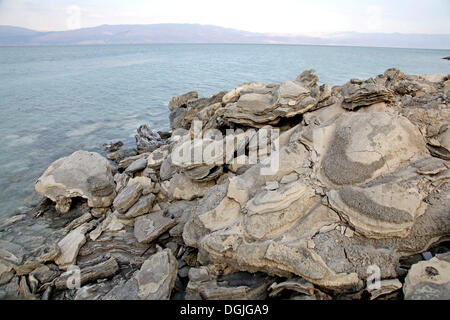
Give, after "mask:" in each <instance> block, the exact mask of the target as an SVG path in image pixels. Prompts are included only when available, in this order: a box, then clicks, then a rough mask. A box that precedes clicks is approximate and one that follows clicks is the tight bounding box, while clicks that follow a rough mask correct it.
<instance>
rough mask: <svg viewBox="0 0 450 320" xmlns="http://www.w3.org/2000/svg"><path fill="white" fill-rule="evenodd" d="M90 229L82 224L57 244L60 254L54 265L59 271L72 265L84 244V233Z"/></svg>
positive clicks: (87, 225)
mask: <svg viewBox="0 0 450 320" xmlns="http://www.w3.org/2000/svg"><path fill="white" fill-rule="evenodd" d="M90 229H91V226H90V225H89V224H84V225H82V226H79V227H78V228H76V229H74V230H72V231H71V232H70V233H69V234H68V235H66V236H65V237H64V238H63V239H61V241H59V242H58V246H59V248H60V250H61V251H60V254H59V256H58V257H57V258H56V259H55V263H56V264H57V265H58V266H59V268H60V269H63V270H64V269H67V268H68V267H69V266H71V265H74V264H75V262H76V259H77V256H78V251H79V250H80V248H81V247H82V246H83V244H85V243H86V236H85V234H86V232H87V231H89V230H90Z"/></svg>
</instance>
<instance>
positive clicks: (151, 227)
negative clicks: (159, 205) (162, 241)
mask: <svg viewBox="0 0 450 320" xmlns="http://www.w3.org/2000/svg"><path fill="white" fill-rule="evenodd" d="M175 224H176V221H175V220H173V219H170V218H166V217H164V215H163V213H162V211H156V212H152V213H150V214H148V215H145V216H141V217H139V218H137V219H136V220H135V223H134V235H135V237H136V239H137V240H138V242H140V243H150V242H152V241H154V240H155V239H157V238H158V237H159V236H160V235H162V234H163V233H164V232H166V231H168V230H169V229H170V228H172V227H173V226H174V225H175Z"/></svg>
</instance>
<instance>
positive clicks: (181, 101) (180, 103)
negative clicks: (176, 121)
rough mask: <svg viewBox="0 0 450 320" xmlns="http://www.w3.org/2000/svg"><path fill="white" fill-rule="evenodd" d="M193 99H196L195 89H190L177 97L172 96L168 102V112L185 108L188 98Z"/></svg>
mask: <svg viewBox="0 0 450 320" xmlns="http://www.w3.org/2000/svg"><path fill="white" fill-rule="evenodd" d="M195 99H198V93H197V92H196V91H191V92H188V93H185V94H183V95H181V96H178V97H173V98H172V99H171V100H170V102H169V110H170V112H173V111H174V110H175V109H178V108H185V107H186V105H187V102H188V101H189V100H195Z"/></svg>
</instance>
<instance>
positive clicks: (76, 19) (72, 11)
mask: <svg viewBox="0 0 450 320" xmlns="http://www.w3.org/2000/svg"><path fill="white" fill-rule="evenodd" d="M66 13H67V20H66V25H67V29H69V30H73V29H80V28H81V8H80V7H79V6H75V5H73V6H69V7H67V8H66Z"/></svg>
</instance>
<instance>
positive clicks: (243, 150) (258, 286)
mask: <svg viewBox="0 0 450 320" xmlns="http://www.w3.org/2000/svg"><path fill="white" fill-rule="evenodd" d="M449 81H450V80H449V75H426V76H414V75H405V74H403V73H402V72H401V71H400V70H397V69H389V70H387V71H386V72H385V73H384V74H382V75H379V76H377V77H375V78H371V79H368V80H365V81H363V80H358V79H353V80H351V81H350V82H348V83H347V84H344V85H342V86H338V87H334V88H331V87H330V86H328V85H319V82H318V77H317V75H316V74H315V72H314V71H313V70H309V71H305V72H303V73H302V74H301V75H299V76H298V77H297V78H296V79H295V80H293V81H284V82H282V83H281V84H264V83H259V82H253V83H244V84H242V85H240V86H238V87H237V88H235V89H233V90H231V91H229V92H220V93H218V94H215V95H213V96H211V97H209V98H199V97H198V94H197V92H194V91H193V92H189V93H186V94H184V95H181V96H179V97H174V98H173V99H172V100H171V101H170V103H169V110H170V112H171V114H170V125H171V128H172V132H171V133H170V134H164V133H157V132H153V131H152V130H151V129H150V128H149V127H148V126H141V127H140V128H139V129H138V134H137V135H136V144H137V148H136V150H137V151H136V150H134V151H133V150H132V149H131V150H129V151H126V150H121V149H120V147H121V146H122V144H120V143H111V144H109V145H107V146H106V147H107V148H108V151H109V152H110V153H109V154H108V155H107V158H108V159H110V160H113V161H114V162H115V163H116V164H117V166H114V165H113V164H112V163H110V162H108V160H106V159H105V158H103V157H102V156H100V155H99V154H95V153H89V152H85V151H78V152H76V153H74V154H72V155H71V156H69V157H66V158H62V159H60V160H57V161H55V162H54V163H53V164H52V165H51V166H50V167H49V168H48V169H47V170H46V171H45V172H44V174H43V175H42V177H41V178H39V179H38V181H37V182H36V191H38V192H39V193H40V194H42V195H43V196H44V197H46V198H49V199H50V200H51V201H53V202H55V203H56V209H57V210H58V211H59V212H65V213H66V216H65V217H66V218H65V219H66V223H65V224H64V225H63V226H62V227H60V228H59V233H57V234H58V237H56V238H51V237H48V238H47V239H48V240H49V241H48V242H49V243H52V242H54V243H57V247H56V249H54V250H53V251H52V252H53V255H48V257H47V259H44V260H42V259H41V260H39V259H38V258H37V257H36V256H39V255H38V254H37V253H36V252H34V253H31V252H29V253H24V252H23V250H24V248H25V247H24V246H19V245H15V244H14V243H11V242H8V243H7V244H6V243H5V245H4V246H3V245H2V250H1V251H0V294H3V296H5V297H9V296H11V295H13V296H14V294H15V292H16V291H17V292H18V293H17V294H19V293H20V292H21V293H20V294H21V297H28V298H33V297H34V298H35V297H45V298H54V299H169V298H172V299H182V298H188V299H233V298H236V299H265V298H267V297H272V298H276V297H290V298H291V299H333V298H362V297H364V296H365V297H369V298H370V299H387V298H402V297H403V296H404V298H406V299H423V298H425V299H432V298H444V299H449V298H450V288H449V279H448V278H449V275H450V271H449V267H448V264H449V259H448V251H449V247H448V242H446V241H448V239H449V236H450V211H449V208H450V162H449V160H450V126H449V124H450V107H449V100H450V82H449ZM229 129H233V131H232V132H231V133H230V132H227V130H229ZM208 131H209V132H208ZM267 132H270V134H267V135H266V134H265V133H267ZM210 133H212V134H210ZM218 137H219V138H218ZM220 137H225V138H224V139H220ZM198 150H201V151H200V157H198V159H197V158H196V157H197V155H198V154H199V153H198ZM186 155H187V156H188V157H186ZM191 156H192V157H193V158H194V159H193V158H192V157H191ZM78 197H81V198H84V199H86V200H87V204H84V203H81V204H80V203H79V202H77V203H76V204H75V205H74V206H72V209H71V202H72V198H78ZM42 206H43V207H45V206H46V209H45V210H47V212H51V211H52V209H51V205H49V204H43V205H42ZM80 206H81V207H80ZM49 208H50V209H49ZM80 208H81V209H80ZM41 210H44V209H41ZM76 210H81V211H82V212H78V211H76ZM72 212H74V213H73V216H72V215H71V213H72ZM75 212H78V213H77V214H75ZM44 215H49V213H44ZM41 218H42V217H41ZM41 218H39V219H41ZM21 219H23V218H21ZM21 219H17V220H18V221H19V222H16V223H13V225H17V226H18V225H20V223H23V224H24V223H25V222H20V220H21ZM39 219H38V220H39ZM14 221H15V220H14ZM30 225H32V224H30ZM29 227H30V226H28V227H27V228H29ZM2 228H3V227H2ZM4 228H6V229H8V228H10V227H4ZM43 238H45V237H43ZM438 246H439V248H440V250H441V251H440V252H438V251H437V249H436V248H438ZM446 252H447V253H446ZM422 253H423V254H424V255H425V253H427V255H431V257H432V258H431V260H427V261H420V260H421V259H419V260H417V259H416V258H415V257H417V256H418V255H419V256H420V257H422V256H421V255H420V254H422ZM433 255H434V257H433ZM414 259H416V260H414ZM413 260H414V261H413ZM407 261H413V263H412V262H407ZM73 265H77V266H78V267H79V268H80V272H81V282H80V283H81V287H80V288H78V289H77V290H75V291H72V293H70V292H71V291H68V290H66V288H67V279H68V274H67V271H66V270H68V269H69V267H71V266H73ZM411 265H412V266H411ZM373 270H375V271H377V272H376V274H377V275H378V276H379V278H378V279H377V280H378V282H377V283H378V286H376V287H371V286H370V281H371V277H370V276H371V274H372V271H373ZM405 276H406V278H405ZM97 279H106V280H105V281H103V282H99V283H95V280H97ZM52 290H53V291H52ZM367 295H368V296H367Z"/></svg>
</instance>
